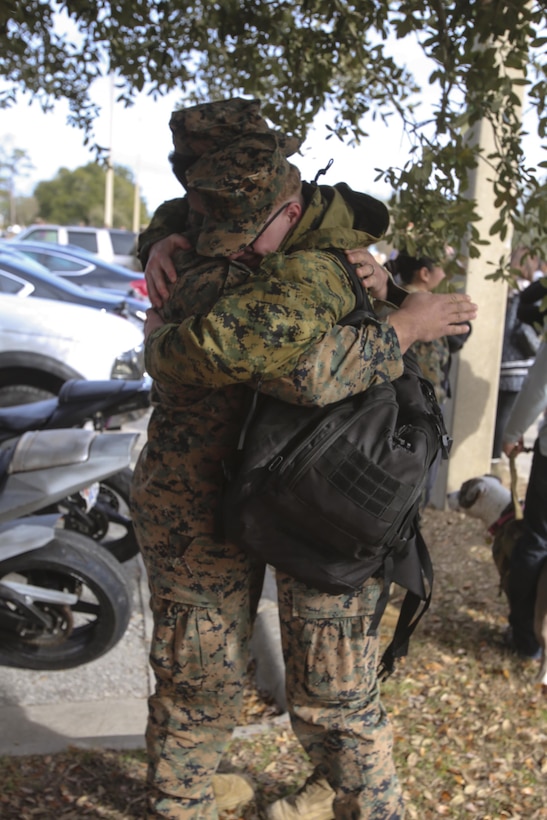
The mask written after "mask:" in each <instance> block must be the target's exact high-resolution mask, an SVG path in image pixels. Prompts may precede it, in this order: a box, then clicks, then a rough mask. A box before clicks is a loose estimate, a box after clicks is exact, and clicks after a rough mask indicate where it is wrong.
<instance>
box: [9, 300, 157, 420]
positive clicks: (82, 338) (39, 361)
mask: <svg viewBox="0 0 547 820" xmlns="http://www.w3.org/2000/svg"><path fill="white" fill-rule="evenodd" d="M142 342H143V337H142V333H141V332H140V331H139V330H138V329H137V328H136V327H135V326H134V325H133V324H131V322H128V321H126V320H125V319H122V318H120V317H119V316H114V315H113V314H111V313H106V312H104V311H102V312H101V311H98V310H95V309H94V308H88V307H83V306H81V305H73V304H68V303H66V302H56V301H54V300H51V299H21V298H20V297H19V296H14V295H9V294H5V293H2V294H0V406H2V407H7V406H11V405H14V404H24V403H25V402H29V401H38V400H40V399H45V398H51V397H52V396H55V395H57V394H58V392H59V390H60V389H61V387H62V385H63V384H64V383H65V381H67V380H68V379H140V378H142V376H143V375H144V355H143V344H142Z"/></svg>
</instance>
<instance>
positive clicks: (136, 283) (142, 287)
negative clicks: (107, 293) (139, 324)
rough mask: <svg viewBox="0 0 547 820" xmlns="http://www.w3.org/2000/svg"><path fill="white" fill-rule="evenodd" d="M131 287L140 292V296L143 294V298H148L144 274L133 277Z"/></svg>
mask: <svg viewBox="0 0 547 820" xmlns="http://www.w3.org/2000/svg"><path fill="white" fill-rule="evenodd" d="M131 287H132V288H133V290H136V291H137V293H140V295H141V296H144V297H145V299H148V288H147V287H146V279H145V278H144V276H143V277H142V279H134V280H133V282H131Z"/></svg>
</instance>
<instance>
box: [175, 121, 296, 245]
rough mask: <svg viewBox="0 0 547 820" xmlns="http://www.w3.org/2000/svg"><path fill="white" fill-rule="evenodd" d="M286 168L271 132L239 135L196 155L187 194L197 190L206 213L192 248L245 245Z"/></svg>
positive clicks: (283, 182)
mask: <svg viewBox="0 0 547 820" xmlns="http://www.w3.org/2000/svg"><path fill="white" fill-rule="evenodd" d="M291 167H293V166H291V164H290V163H289V162H288V161H287V159H286V158H285V156H284V154H283V151H282V150H281V148H280V147H279V144H278V141H277V139H276V137H275V136H274V135H273V134H248V135H244V136H241V137H239V139H237V140H236V141H235V142H233V143H232V144H231V145H230V146H228V147H227V148H225V149H223V150H219V151H215V152H214V153H213V154H208V155H205V156H203V157H199V158H198V159H196V160H195V161H194V162H193V163H192V165H191V166H190V167H189V168H188V169H187V171H186V187H187V189H188V193H189V194H190V193H194V194H196V193H197V194H199V199H200V206H201V209H202V210H203V213H204V214H205V216H204V218H203V223H202V226H201V230H200V232H199V235H198V239H197V243H196V245H195V249H196V252H197V253H198V254H201V255H202V256H229V255H230V254H234V253H236V252H237V251H241V250H243V249H244V248H246V247H247V246H248V245H250V244H251V243H252V241H253V239H255V238H256V236H257V235H258V233H259V232H260V230H261V229H262V227H263V226H264V224H265V223H266V221H267V219H268V217H269V216H270V213H271V211H272V208H273V206H274V205H275V204H276V203H279V198H280V196H281V193H282V192H283V191H284V190H286V186H287V183H288V180H289V177H290V172H291ZM250 169H252V170H250Z"/></svg>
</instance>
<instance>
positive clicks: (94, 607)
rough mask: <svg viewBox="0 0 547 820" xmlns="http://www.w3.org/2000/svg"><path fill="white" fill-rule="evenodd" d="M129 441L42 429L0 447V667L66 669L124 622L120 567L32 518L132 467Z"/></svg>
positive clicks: (127, 600)
mask: <svg viewBox="0 0 547 820" xmlns="http://www.w3.org/2000/svg"><path fill="white" fill-rule="evenodd" d="M136 439H137V434H135V433H108V434H107V433H99V432H96V431H92V430H81V429H70V430H43V431H32V432H28V433H25V434H23V435H22V436H20V437H18V438H16V439H9V440H8V441H5V442H3V443H2V444H0V664H2V665H5V666H15V667H20V668H26V669H48V670H51V669H70V668H72V667H75V666H79V665H81V664H84V663H88V662H89V661H92V660H95V659H96V658H98V657H100V656H101V655H103V654H104V653H105V652H107V651H109V650H110V649H111V648H112V647H113V646H115V644H116V643H117V642H118V641H119V640H120V638H121V637H122V635H123V634H124V632H125V630H126V628H127V625H128V623H129V618H130V615H131V599H132V596H131V589H130V585H129V581H128V579H127V577H126V575H125V573H124V570H123V567H122V566H121V565H120V563H119V562H118V561H117V560H116V559H115V558H114V557H113V556H111V555H110V554H109V553H108V552H107V551H106V550H104V549H102V548H100V547H99V546H98V544H97V543H96V542H95V541H93V540H92V539H90V538H88V537H87V536H84V535H81V534H80V533H76V532H72V531H70V530H67V529H63V528H59V526H58V523H59V518H60V516H59V514H58V513H56V514H51V515H44V514H36V513H37V511H38V510H42V509H44V508H46V507H48V506H51V505H54V504H56V503H58V502H59V501H61V500H62V499H63V498H65V497H67V496H70V495H72V494H74V493H77V492H80V491H84V494H85V495H86V496H87V497H88V498H89V503H90V504H92V503H93V494H94V492H97V491H98V483H99V482H100V481H102V480H104V479H105V478H107V477H108V476H110V475H112V474H115V473H116V472H118V471H119V470H120V469H123V468H124V467H127V465H128V464H129V463H130V460H131V453H132V449H133V447H134V444H135V441H136Z"/></svg>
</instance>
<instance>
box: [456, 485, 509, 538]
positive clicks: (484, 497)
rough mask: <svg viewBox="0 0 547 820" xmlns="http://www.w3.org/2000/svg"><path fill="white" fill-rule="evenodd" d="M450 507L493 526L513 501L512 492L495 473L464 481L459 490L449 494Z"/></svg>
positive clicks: (488, 525)
mask: <svg viewBox="0 0 547 820" xmlns="http://www.w3.org/2000/svg"><path fill="white" fill-rule="evenodd" d="M446 498H447V502H448V507H449V509H451V510H460V511H461V512H464V513H466V514H467V515H469V516H470V517H471V518H478V519H479V520H481V521H482V522H483V524H484V525H485V527H487V528H489V527H491V526H492V525H493V524H494V523H495V522H496V521H497V520H498V519H499V518H500V516H501V515H502V513H503V512H504V510H505V509H506V507H507V506H508V505H509V504H510V503H511V492H510V490H508V489H507V487H504V486H503V484H502V483H501V481H500V479H499V478H498V477H497V476H494V475H483V476H480V477H479V478H470V479H468V480H467V481H464V483H463V484H462V486H461V487H460V489H459V490H455V491H454V492H451V493H448V494H447V497H446Z"/></svg>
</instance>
